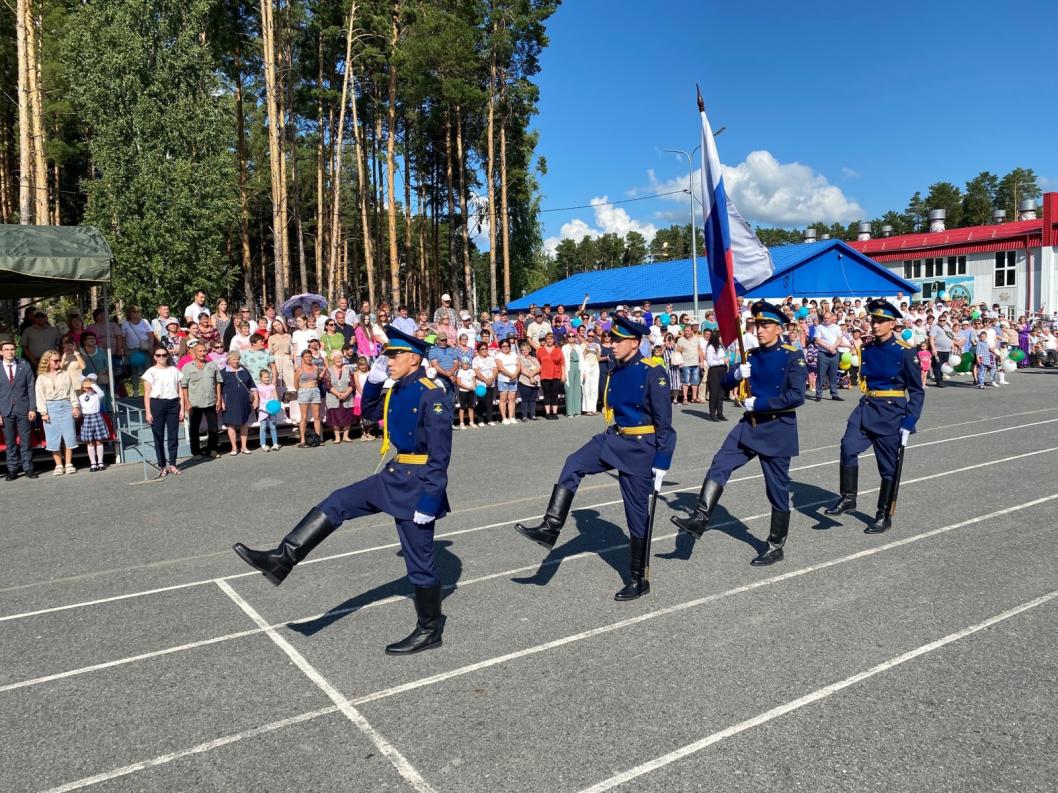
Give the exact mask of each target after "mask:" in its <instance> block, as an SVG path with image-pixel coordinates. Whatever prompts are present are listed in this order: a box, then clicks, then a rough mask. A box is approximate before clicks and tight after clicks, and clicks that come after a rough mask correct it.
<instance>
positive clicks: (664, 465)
mask: <svg viewBox="0 0 1058 793" xmlns="http://www.w3.org/2000/svg"><path fill="white" fill-rule="evenodd" d="M606 406H607V407H608V408H609V409H610V410H612V411H613V417H614V422H615V423H616V425H617V426H618V427H643V426H653V427H654V432H653V433H650V434H647V435H621V434H620V433H618V432H617V430H615V429H614V428H613V427H611V428H609V429H608V430H607V431H606V433H605V434H604V435H603V436H602V438H603V448H602V453H601V454H600V458H601V459H602V460H603V461H604V462H605V463H607V464H608V465H612V466H613V467H614V468H616V469H617V470H618V471H624V472H626V473H630V474H634V475H638V476H650V475H651V473H650V469H652V468H659V469H662V470H666V471H667V470H668V469H669V467H670V466H671V465H672V455H673V453H674V452H675V451H676V430H674V429H673V428H672V400H671V397H670V396H669V373H668V370H667V369H666V368H665V367H664V366H661V365H659V364H656V363H654V362H653V361H650V360H647V359H645V358H643V356H642V355H640V354H639V353H638V352H637V353H636V354H635V355H634V356H633V357H632V358H631V359H629V361H628V362H626V363H617V362H616V361H615V362H614V369H613V371H612V372H610V377H609V381H608V383H607V387H606Z"/></svg>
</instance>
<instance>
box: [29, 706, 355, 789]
mask: <svg viewBox="0 0 1058 793" xmlns="http://www.w3.org/2000/svg"><path fill="white" fill-rule="evenodd" d="M337 712H338V708H337V706H335V705H331V706H330V707H327V708H320V709H319V710H310V711H309V712H308V713H302V714H300V715H298V716H291V717H290V718H289V719H280V720H279V721H273V722H272V723H271V724H265V725H263V726H261V727H254V728H253V729H252V730H245V731H243V732H237V733H234V734H232V735H225V736H224V737H223V738H215V739H213V740H212V741H206V742H205V743H200V744H198V745H197V746H192V747H191V748H189V749H181V750H180V751H178V752H170V753H169V754H163V755H159V756H158V757H153V758H151V759H150V760H141V761H140V762H138V763H132V764H131V765H126V766H122V767H121V768H115V769H114V770H113V771H105V772H103V773H102V774H95V775H93V776H86V777H84V778H83V779H78V780H75V781H73V782H67V783H66V784H64V785H59V786H58V787H53V788H49V789H48V790H46V791H44V793H69V791H71V790H80V789H81V788H85V787H89V786H90V785H98V784H99V783H100V782H109V781H110V780H111V779H117V778H118V777H122V776H128V775H129V774H134V773H136V772H137V771H143V770H144V769H146V768H154V767H155V766H159V765H165V764H166V763H171V762H173V761H174V760H179V759H180V758H182V757H189V756H191V755H193V754H202V753H203V752H210V751H212V750H214V749H219V748H220V747H222V746H227V745H228V744H230V743H236V742H238V741H241V740H243V739H245V738H254V737H256V736H258V735H264V734H265V733H269V732H273V731H274V730H281V729H283V728H284V727H290V726H291V725H294V724H301V723H302V722H305V721H311V720H312V719H318V718H319V717H320V716H326V715H327V714H329V713H337Z"/></svg>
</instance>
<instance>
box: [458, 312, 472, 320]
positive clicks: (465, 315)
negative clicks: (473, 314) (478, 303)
mask: <svg viewBox="0 0 1058 793" xmlns="http://www.w3.org/2000/svg"><path fill="white" fill-rule="evenodd" d="M459 318H460V319H470V312H469V311H460V312H459Z"/></svg>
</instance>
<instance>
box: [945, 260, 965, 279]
mask: <svg viewBox="0 0 1058 793" xmlns="http://www.w3.org/2000/svg"><path fill="white" fill-rule="evenodd" d="M948 275H966V257H965V256H949V257H948Z"/></svg>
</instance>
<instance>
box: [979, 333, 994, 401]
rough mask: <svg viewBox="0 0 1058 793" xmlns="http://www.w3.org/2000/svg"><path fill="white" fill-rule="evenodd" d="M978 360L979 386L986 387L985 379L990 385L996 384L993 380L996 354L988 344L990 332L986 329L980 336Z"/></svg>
mask: <svg viewBox="0 0 1058 793" xmlns="http://www.w3.org/2000/svg"><path fill="white" fill-rule="evenodd" d="M976 361H977V387H978V388H984V387H985V381H987V382H988V384H989V385H992V386H994V385H995V383H993V382H992V369H993V368H994V367H995V365H996V364H995V356H994V355H993V354H992V348H991V347H990V346H989V344H988V334H987V333H985V332H984V331H982V332H981V334H980V335H979V336H978V340H977V350H976Z"/></svg>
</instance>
